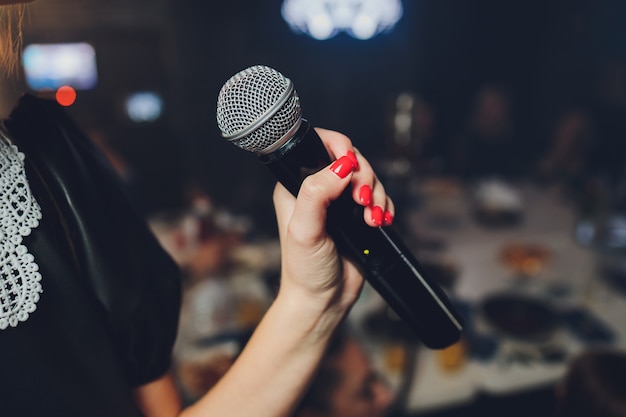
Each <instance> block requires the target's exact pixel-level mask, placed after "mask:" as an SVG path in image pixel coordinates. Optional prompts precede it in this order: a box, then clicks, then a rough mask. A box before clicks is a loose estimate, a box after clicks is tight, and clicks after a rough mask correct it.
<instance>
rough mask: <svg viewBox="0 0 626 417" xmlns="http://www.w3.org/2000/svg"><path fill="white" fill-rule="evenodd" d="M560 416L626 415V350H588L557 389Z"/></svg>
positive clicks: (574, 362) (579, 356)
mask: <svg viewBox="0 0 626 417" xmlns="http://www.w3.org/2000/svg"><path fill="white" fill-rule="evenodd" d="M556 404H557V410H556V416H557V417H626V352H623V351H617V350H598V351H586V352H583V353H581V354H579V355H578V356H577V357H575V358H574V359H573V360H572V361H571V362H570V364H569V369H568V371H567V374H566V376H565V378H564V379H563V381H562V382H561V384H560V385H559V386H558V388H557V402H556Z"/></svg>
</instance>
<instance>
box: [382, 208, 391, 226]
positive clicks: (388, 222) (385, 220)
mask: <svg viewBox="0 0 626 417" xmlns="http://www.w3.org/2000/svg"><path fill="white" fill-rule="evenodd" d="M383 223H384V224H385V226H391V223H393V214H391V213H390V212H389V210H385V214H384V216H383Z"/></svg>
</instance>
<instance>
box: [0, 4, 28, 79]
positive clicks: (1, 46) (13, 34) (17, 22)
mask: <svg viewBox="0 0 626 417" xmlns="http://www.w3.org/2000/svg"><path fill="white" fill-rule="evenodd" d="M24 11H25V6H24V5H11V6H0V75H3V76H9V75H15V74H16V73H17V70H18V68H19V59H20V52H21V49H22V22H23V20H24Z"/></svg>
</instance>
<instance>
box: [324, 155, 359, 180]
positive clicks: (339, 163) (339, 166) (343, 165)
mask: <svg viewBox="0 0 626 417" xmlns="http://www.w3.org/2000/svg"><path fill="white" fill-rule="evenodd" d="M330 170H331V171H333V172H334V173H335V174H336V175H337V176H338V177H340V178H345V177H346V176H347V175H348V174H349V173H351V172H352V171H353V170H354V164H353V163H352V160H351V159H350V157H349V156H347V155H344V156H342V157H341V158H339V159H337V160H336V161H335V162H333V164H332V165H331V166H330Z"/></svg>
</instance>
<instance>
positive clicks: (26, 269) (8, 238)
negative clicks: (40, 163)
mask: <svg viewBox="0 0 626 417" xmlns="http://www.w3.org/2000/svg"><path fill="white" fill-rule="evenodd" d="M40 219H41V208H40V207H39V204H38V203H37V201H36V200H35V197H34V196H33V195H32V194H31V191H30V187H29V186H28V180H27V179H26V172H25V170H24V154H23V153H22V152H20V151H19V150H18V149H17V146H15V145H13V144H12V143H10V142H9V141H8V139H6V138H5V137H4V136H3V135H2V132H0V330H4V329H6V328H7V327H9V326H11V327H15V326H17V325H18V324H19V323H20V322H23V321H26V320H27V319H28V317H29V315H30V314H31V313H32V312H34V311H35V309H36V308H37V306H36V304H37V301H39V294H40V293H41V292H42V287H41V274H40V273H39V272H38V271H39V266H38V265H37V263H35V257H34V256H33V255H32V254H30V253H29V252H28V249H27V248H26V246H24V245H23V244H22V239H23V237H24V236H28V235H30V233H31V231H32V230H33V229H34V228H36V227H37V226H38V225H39V220H40Z"/></svg>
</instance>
